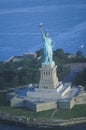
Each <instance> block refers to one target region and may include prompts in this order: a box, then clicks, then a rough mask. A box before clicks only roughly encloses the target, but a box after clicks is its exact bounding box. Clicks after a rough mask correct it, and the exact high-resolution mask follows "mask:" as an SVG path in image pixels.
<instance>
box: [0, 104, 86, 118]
mask: <svg viewBox="0 0 86 130" xmlns="http://www.w3.org/2000/svg"><path fill="white" fill-rule="evenodd" d="M53 111H54V110H47V111H43V112H33V111H31V110H28V109H24V108H11V107H9V106H0V112H4V113H7V114H9V115H19V116H22V115H23V116H27V117H29V118H39V119H50V117H51V115H52V113H53ZM78 117H86V104H83V105H76V106H75V107H74V108H73V109H71V110H57V112H56V113H55V115H54V117H53V119H70V118H78Z"/></svg>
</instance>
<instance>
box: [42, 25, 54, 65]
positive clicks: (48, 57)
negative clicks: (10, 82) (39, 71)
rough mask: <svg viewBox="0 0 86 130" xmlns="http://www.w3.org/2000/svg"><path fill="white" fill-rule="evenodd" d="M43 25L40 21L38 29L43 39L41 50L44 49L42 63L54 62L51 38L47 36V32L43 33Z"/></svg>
mask: <svg viewBox="0 0 86 130" xmlns="http://www.w3.org/2000/svg"><path fill="white" fill-rule="evenodd" d="M42 27H43V25H42V23H40V31H41V33H42V37H43V40H44V44H43V50H44V64H52V63H54V61H53V51H52V48H53V41H52V39H51V38H50V37H49V34H48V33H44V32H43V29H42Z"/></svg>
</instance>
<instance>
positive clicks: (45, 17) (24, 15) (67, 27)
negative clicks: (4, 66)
mask: <svg viewBox="0 0 86 130" xmlns="http://www.w3.org/2000/svg"><path fill="white" fill-rule="evenodd" d="M40 22H43V25H44V31H45V32H49V34H50V36H51V37H52V39H53V41H54V43H55V46H54V49H57V48H62V49H64V51H65V52H71V53H73V54H75V53H76V51H77V50H81V51H82V52H83V54H84V55H85V56H86V0H0V61H1V60H6V59H7V58H9V57H11V56H13V55H23V53H25V52H35V51H36V50H38V49H40V48H42V44H43V41H42V37H41V34H40V29H39V24H40ZM81 45H82V47H81Z"/></svg>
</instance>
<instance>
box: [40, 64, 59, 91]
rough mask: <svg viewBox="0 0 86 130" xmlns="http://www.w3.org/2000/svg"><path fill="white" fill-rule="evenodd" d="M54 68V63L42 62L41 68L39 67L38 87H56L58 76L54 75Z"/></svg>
mask: <svg viewBox="0 0 86 130" xmlns="http://www.w3.org/2000/svg"><path fill="white" fill-rule="evenodd" d="M56 68H57V66H56V65H55V63H53V64H42V68H40V81H39V88H48V89H49V88H50V89H51V88H57V86H58V78H57V76H56Z"/></svg>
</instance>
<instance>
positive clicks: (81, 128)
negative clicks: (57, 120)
mask: <svg viewBox="0 0 86 130" xmlns="http://www.w3.org/2000/svg"><path fill="white" fill-rule="evenodd" d="M0 130H86V124H79V125H75V126H69V127H53V128H50V127H47V128H36V127H35V128H34V127H32V128H30V127H26V126H19V125H13V124H10V125H8V124H3V123H0Z"/></svg>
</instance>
